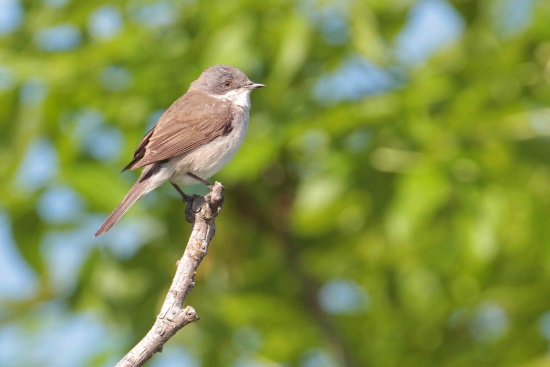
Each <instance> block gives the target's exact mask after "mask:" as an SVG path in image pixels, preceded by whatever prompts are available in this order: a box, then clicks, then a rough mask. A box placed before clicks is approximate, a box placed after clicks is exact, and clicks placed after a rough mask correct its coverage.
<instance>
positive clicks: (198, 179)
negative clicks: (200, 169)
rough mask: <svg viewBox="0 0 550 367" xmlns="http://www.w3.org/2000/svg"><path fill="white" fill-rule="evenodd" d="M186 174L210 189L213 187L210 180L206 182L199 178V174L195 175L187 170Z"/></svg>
mask: <svg viewBox="0 0 550 367" xmlns="http://www.w3.org/2000/svg"><path fill="white" fill-rule="evenodd" d="M187 175H188V176H190V177H193V178H194V179H195V180H197V181H199V182H200V183H201V184H203V185H204V186H206V187H208V188H209V189H210V190H212V188H213V187H214V186H212V184H211V183H210V182H208V181H206V180H203V179H202V178H200V177H199V176H197V175H196V174H194V173H191V172H187Z"/></svg>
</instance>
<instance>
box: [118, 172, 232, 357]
mask: <svg viewBox="0 0 550 367" xmlns="http://www.w3.org/2000/svg"><path fill="white" fill-rule="evenodd" d="M223 189H224V188H223V186H222V185H221V184H220V183H219V182H216V183H215V184H214V186H213V187H212V190H211V191H210V192H209V193H208V194H207V195H205V196H204V197H203V196H198V195H193V197H192V199H191V201H190V202H189V203H188V205H187V209H186V210H185V216H186V218H187V221H188V222H190V223H193V230H192V231H191V236H190V237H189V241H188V242H187V246H186V248H185V252H184V253H183V256H182V258H181V259H180V260H179V261H178V264H177V265H178V266H177V270H176V275H175V276H174V280H173V281H172V285H171V286H170V290H169V291H168V294H167V295H166V298H165V300H164V303H163V304H162V308H161V311H160V313H159V315H158V316H157V320H156V321H155V323H154V324H153V327H152V328H151V330H149V332H148V333H147V335H145V337H144V338H143V339H141V341H140V342H139V343H138V344H137V345H136V346H135V347H134V348H133V349H132V350H131V351H130V352H128V354H126V355H125V356H124V358H122V359H121V360H120V361H119V362H118V363H117V364H116V366H115V367H139V366H143V364H144V363H145V362H147V361H148V360H149V359H150V358H151V357H152V356H153V354H155V353H156V352H161V351H162V348H163V346H164V344H165V343H166V342H167V341H168V339H170V338H171V337H172V336H173V335H174V334H175V333H176V332H178V330H180V329H181V328H183V327H184V326H185V325H187V324H189V323H191V322H194V321H197V320H198V319H199V317H198V315H197V313H196V311H195V309H194V308H193V307H191V306H187V307H185V308H182V307H183V303H184V302H185V298H186V297H187V294H188V293H189V292H190V291H191V289H192V288H193V286H194V285H195V283H194V277H195V272H196V271H197V268H198V267H199V265H200V263H201V261H202V259H203V258H204V257H205V256H206V254H207V253H208V246H209V244H210V241H211V240H212V238H213V237H214V234H215V232H216V225H215V223H214V219H215V218H216V216H217V215H218V213H219V212H220V210H221V209H222V205H223V199H224V197H223Z"/></svg>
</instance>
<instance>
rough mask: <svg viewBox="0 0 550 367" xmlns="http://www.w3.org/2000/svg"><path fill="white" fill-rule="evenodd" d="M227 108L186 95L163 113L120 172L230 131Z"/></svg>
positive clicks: (199, 96) (216, 101) (225, 104)
mask: <svg viewBox="0 0 550 367" xmlns="http://www.w3.org/2000/svg"><path fill="white" fill-rule="evenodd" d="M232 120H233V113H232V111H231V104H230V103H229V102H225V101H222V100H219V99H217V98H214V97H210V96H208V95H206V94H204V93H201V92H194V91H190V92H188V93H186V94H184V95H183V96H182V97H180V98H179V99H178V100H177V101H176V102H174V103H173V104H172V106H170V108H168V110H166V112H164V114H163V115H162V116H161V117H160V119H159V121H158V122H157V124H156V125H155V126H154V127H153V129H151V131H149V132H148V133H147V134H146V135H145V136H144V137H143V139H142V140H141V142H140V143H139V145H138V147H137V148H136V151H135V152H134V158H133V159H132V161H131V162H130V163H129V164H128V165H127V166H126V167H125V168H124V169H123V171H124V170H126V169H129V168H130V169H136V168H139V167H143V166H146V165H148V164H151V163H154V162H158V161H162V160H164V159H168V158H171V157H174V156H177V155H179V154H182V153H185V152H188V151H190V150H191V149H193V148H196V147H198V146H201V145H203V144H206V143H208V142H210V141H212V140H214V139H215V138H217V137H219V136H222V135H225V134H228V133H229V132H231V130H232V126H231V121H232Z"/></svg>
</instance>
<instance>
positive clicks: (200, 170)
mask: <svg viewBox="0 0 550 367" xmlns="http://www.w3.org/2000/svg"><path fill="white" fill-rule="evenodd" d="M239 125H240V126H239ZM247 125H248V121H244V123H241V124H238V125H237V126H238V127H236V128H235V129H234V130H233V131H232V132H231V133H229V134H227V135H224V136H220V137H218V138H216V139H214V140H212V141H211V142H209V143H207V144H204V145H201V146H200V147H197V148H195V149H193V150H191V151H190V152H187V153H184V154H181V155H179V156H176V157H173V158H170V160H169V161H168V164H169V165H171V166H172V168H173V170H174V173H173V174H172V177H171V178H170V181H172V182H174V183H177V184H182V185H193V184H196V183H197V181H196V180H194V179H193V178H191V177H189V176H188V175H187V173H188V172H191V173H193V174H195V175H197V176H199V177H200V178H202V179H204V180H206V179H208V178H210V177H212V176H213V175H214V174H216V173H217V172H218V171H219V170H221V169H222V168H223V167H224V166H225V165H226V164H227V163H229V162H230V161H231V159H232V158H233V157H234V156H235V153H237V150H238V149H239V147H240V146H241V144H242V142H243V139H244V135H245V133H246V128H247Z"/></svg>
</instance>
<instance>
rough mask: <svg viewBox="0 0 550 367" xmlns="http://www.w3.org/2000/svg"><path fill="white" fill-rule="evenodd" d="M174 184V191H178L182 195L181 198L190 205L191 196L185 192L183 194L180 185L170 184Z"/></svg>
mask: <svg viewBox="0 0 550 367" xmlns="http://www.w3.org/2000/svg"><path fill="white" fill-rule="evenodd" d="M170 183H171V184H172V186H174V189H176V191H177V192H178V193H179V194H180V195H181V198H182V199H183V201H185V202H186V203H189V201H191V196H189V195H187V194H186V193H185V192H183V190H182V189H180V187H179V186H178V185H176V184H175V183H173V182H170Z"/></svg>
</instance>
